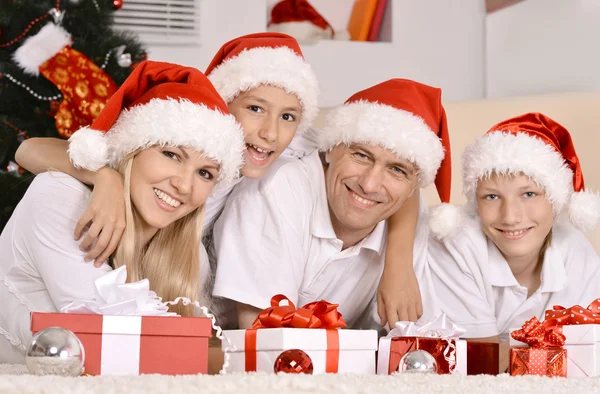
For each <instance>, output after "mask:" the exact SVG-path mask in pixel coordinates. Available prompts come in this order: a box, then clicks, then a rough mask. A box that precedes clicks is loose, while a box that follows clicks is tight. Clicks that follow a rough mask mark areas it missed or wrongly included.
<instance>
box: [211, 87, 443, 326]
mask: <svg viewBox="0 0 600 394" xmlns="http://www.w3.org/2000/svg"><path fill="white" fill-rule="evenodd" d="M320 147H321V150H322V151H324V152H325V153H324V154H319V153H318V152H315V153H313V154H311V155H308V156H306V157H304V158H302V159H301V160H297V159H290V160H285V159H284V160H279V162H277V163H275V164H274V165H273V168H271V169H270V170H269V171H268V172H267V174H265V176H263V177H262V178H261V179H257V180H251V179H247V180H244V181H243V182H242V184H240V186H239V187H238V188H237V189H236V190H235V191H234V192H233V194H232V195H231V196H230V198H229V200H228V202H227V205H226V207H225V210H224V212H223V214H222V216H221V218H220V219H219V220H218V221H217V223H216V225H215V230H214V237H215V245H216V257H217V262H218V264H217V272H216V279H215V287H214V292H213V294H214V295H215V296H218V297H224V298H227V299H229V300H233V301H235V302H236V303H237V317H238V323H239V327H240V328H247V327H250V326H251V325H252V322H253V321H254V319H255V318H256V316H257V314H258V312H259V311H260V310H261V309H264V308H266V307H268V306H270V299H271V297H272V296H273V295H275V294H279V293H281V294H284V295H286V296H287V297H288V298H289V299H290V300H291V301H292V302H293V303H295V304H296V305H297V306H302V305H304V304H306V303H308V302H312V301H316V300H320V299H324V300H326V301H329V302H332V303H335V304H339V311H340V312H341V313H342V315H343V317H344V320H345V321H346V322H347V323H348V325H349V327H356V328H359V327H362V326H364V324H363V323H365V320H364V319H363V317H365V316H369V315H370V314H371V309H372V305H370V304H371V303H372V301H373V299H374V296H375V294H376V291H377V285H378V283H379V279H380V277H381V274H382V272H383V266H384V257H385V248H386V219H387V218H389V217H390V216H391V215H392V214H393V213H394V212H396V211H397V210H398V209H399V208H400V207H401V206H402V204H403V203H404V202H405V201H406V200H407V199H408V198H409V197H410V196H411V194H412V193H414V192H415V190H416V188H417V187H425V186H427V185H429V184H431V183H432V182H433V181H434V180H436V186H437V189H438V193H439V195H440V199H441V200H442V201H448V200H449V197H450V147H449V140H448V130H447V125H446V116H445V113H444V109H443V107H442V105H441V90H440V89H437V88H432V87H430V86H426V85H423V84H419V83H417V82H414V81H409V80H402V79H393V80H389V81H386V82H383V83H381V84H378V85H375V86H373V87H371V88H369V89H366V90H364V91H361V92H358V93H356V94H355V95H353V96H352V97H350V98H349V99H348V100H347V101H346V103H345V104H344V105H343V106H341V107H338V108H336V109H334V110H333V111H332V112H331V113H330V114H329V116H328V119H327V122H326V126H325V128H324V129H323V130H322V134H321V141H320ZM440 167H441V168H440ZM438 169H440V171H439V172H438ZM436 174H437V177H436ZM427 235H428V230H427V205H426V203H425V202H424V201H423V200H421V203H420V212H419V223H418V225H417V231H416V236H415V239H414V240H407V242H414V256H415V258H414V269H415V274H416V275H417V278H418V279H419V281H420V282H421V283H420V287H421V294H422V295H423V298H424V312H425V315H427V314H428V313H427V312H431V313H433V306H432V301H433V300H432V298H433V297H432V289H431V288H430V282H429V279H428V278H429V273H428V271H427V269H426V253H427Z"/></svg>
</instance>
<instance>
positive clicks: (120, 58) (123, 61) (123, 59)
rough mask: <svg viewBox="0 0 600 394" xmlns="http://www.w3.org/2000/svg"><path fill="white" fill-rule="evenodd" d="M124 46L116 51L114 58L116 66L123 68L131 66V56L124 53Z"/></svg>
mask: <svg viewBox="0 0 600 394" xmlns="http://www.w3.org/2000/svg"><path fill="white" fill-rule="evenodd" d="M125 48H126V46H125V45H121V46H120V47H118V48H117V49H116V54H115V57H116V58H117V64H118V65H119V66H121V67H123V68H126V67H130V66H131V63H132V62H131V54H130V53H123V52H125Z"/></svg>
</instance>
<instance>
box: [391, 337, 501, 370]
mask: <svg viewBox="0 0 600 394" xmlns="http://www.w3.org/2000/svg"><path fill="white" fill-rule="evenodd" d="M449 341H451V342H453V343H454V345H455V346H456V345H457V342H456V340H454V339H450V340H449ZM459 342H461V340H459ZM447 346H448V341H447V340H445V339H441V338H426V337H394V338H391V343H390V356H389V364H388V370H387V373H388V374H391V373H393V372H395V371H396V370H397V369H398V366H399V365H400V359H401V358H402V357H403V356H404V355H405V354H406V353H408V352H410V351H412V350H417V349H419V350H425V351H427V352H429V353H430V354H431V355H432V356H433V357H434V358H435V360H436V361H437V366H438V374H449V373H450V365H449V363H448V360H446V357H445V355H444V351H445V349H446V347H447ZM498 354H499V350H498V344H497V343H491V342H477V341H467V343H466V357H467V362H466V367H467V371H466V373H467V375H478V374H488V375H497V374H498ZM457 356H458V354H457ZM463 373H464V372H463Z"/></svg>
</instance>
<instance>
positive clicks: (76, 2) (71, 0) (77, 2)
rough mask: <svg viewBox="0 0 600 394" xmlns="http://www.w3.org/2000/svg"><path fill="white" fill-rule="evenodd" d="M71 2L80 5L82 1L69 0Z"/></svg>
mask: <svg viewBox="0 0 600 394" xmlns="http://www.w3.org/2000/svg"><path fill="white" fill-rule="evenodd" d="M69 3H71V4H73V5H79V3H81V0H69Z"/></svg>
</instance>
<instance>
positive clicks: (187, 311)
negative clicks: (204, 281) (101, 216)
mask: <svg viewBox="0 0 600 394" xmlns="http://www.w3.org/2000/svg"><path fill="white" fill-rule="evenodd" d="M138 152H139V151H138ZM138 152H134V153H131V154H129V155H127V156H125V157H124V158H123V160H122V161H121V162H120V163H119V165H118V167H117V170H118V171H119V173H120V174H121V176H123V183H124V198H125V223H126V227H125V232H124V233H123V237H122V238H121V242H119V246H118V247H117V250H116V251H115V253H114V255H113V257H114V259H113V262H114V265H115V268H117V267H120V266H122V265H127V281H128V282H136V281H139V280H142V279H144V278H147V279H148V280H149V281H150V288H151V289H152V290H153V291H155V292H156V294H157V295H158V296H159V297H162V299H163V301H172V300H174V299H175V298H177V297H187V298H189V299H191V300H193V301H197V300H198V299H199V298H206V297H204V296H203V295H202V294H201V291H202V289H200V264H208V262H207V261H206V262H201V261H200V242H201V235H202V220H203V217H204V205H203V206H202V207H200V208H198V209H196V210H195V211H194V212H191V213H189V214H188V215H186V216H184V217H183V218H181V219H179V220H177V221H175V222H174V223H171V224H170V225H169V226H167V227H165V228H163V229H159V230H158V231H157V232H156V234H155V235H154V237H152V239H151V240H150V242H148V244H147V245H144V244H143V237H142V234H143V231H142V221H141V218H140V216H139V213H138V212H137V211H136V209H135V207H134V206H133V204H132V203H131V187H130V185H131V169H132V166H133V160H134V158H135V156H136V154H137V153H138ZM170 310H171V311H173V312H177V313H179V314H180V315H182V316H193V315H194V307H193V306H183V305H182V304H181V303H180V304H178V305H174V306H171V308H170Z"/></svg>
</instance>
